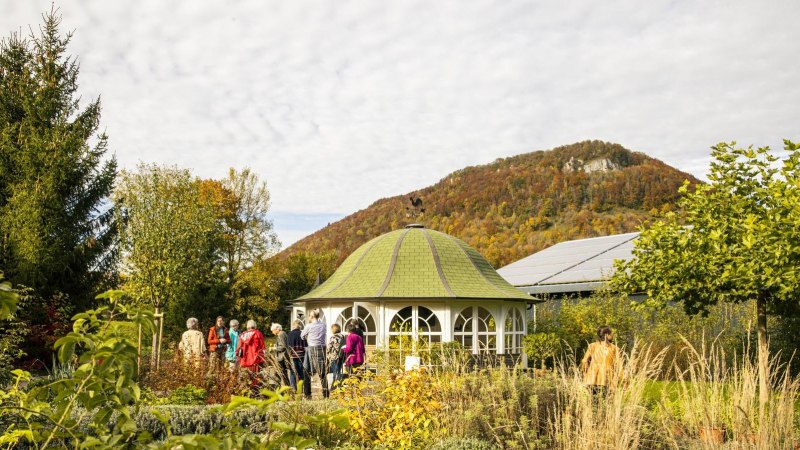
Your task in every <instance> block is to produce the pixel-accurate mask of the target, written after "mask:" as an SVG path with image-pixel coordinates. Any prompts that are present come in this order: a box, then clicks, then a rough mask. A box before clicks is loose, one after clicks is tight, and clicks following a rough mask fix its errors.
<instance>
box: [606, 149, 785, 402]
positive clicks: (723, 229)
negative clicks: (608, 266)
mask: <svg viewBox="0 0 800 450" xmlns="http://www.w3.org/2000/svg"><path fill="white" fill-rule="evenodd" d="M784 143H785V148H786V150H787V151H788V153H789V154H788V156H787V157H786V158H784V159H780V158H778V157H777V156H775V155H774V154H773V153H772V152H771V151H770V149H769V147H762V148H758V149H753V148H752V147H748V148H738V147H736V144H735V143H730V144H727V143H722V144H719V145H717V146H715V147H713V152H712V156H713V162H712V163H711V171H710V173H709V175H708V179H709V183H708V184H705V185H698V186H696V189H695V190H694V192H690V190H689V189H688V187H687V185H684V186H683V188H682V189H681V192H682V193H683V194H684V195H685V197H684V198H683V199H682V200H681V201H680V202H679V208H680V209H681V212H680V213H668V214H666V215H665V217H664V218H663V219H662V220H660V221H658V222H656V223H654V224H653V225H652V226H651V227H650V228H648V229H646V230H644V231H643V232H642V234H641V236H640V237H639V239H638V240H637V242H636V247H635V249H634V251H633V255H634V258H632V259H631V260H629V261H628V262H618V263H617V265H616V271H615V276H614V278H613V279H612V282H611V287H612V289H615V290H618V291H621V292H624V293H633V292H644V293H646V294H647V296H648V299H647V301H646V304H649V305H652V306H661V305H664V304H666V303H669V302H682V303H683V305H684V307H685V309H686V311H687V312H688V313H691V314H695V313H701V314H706V313H707V311H708V309H709V307H710V306H711V305H716V304H718V303H723V302H733V303H740V302H745V301H753V303H754V304H755V305H756V314H757V328H758V360H759V378H760V389H759V390H760V401H761V411H760V412H761V415H762V417H763V414H764V408H765V407H766V403H767V401H768V399H769V385H768V380H769V374H768V359H769V354H768V347H767V314H768V312H772V313H775V314H781V315H796V314H797V311H798V298H800V297H798V294H800V271H798V269H797V268H798V267H800V245H798V243H800V176H799V175H800V152H798V146H797V144H795V143H793V142H790V141H788V140H787V141H784Z"/></svg>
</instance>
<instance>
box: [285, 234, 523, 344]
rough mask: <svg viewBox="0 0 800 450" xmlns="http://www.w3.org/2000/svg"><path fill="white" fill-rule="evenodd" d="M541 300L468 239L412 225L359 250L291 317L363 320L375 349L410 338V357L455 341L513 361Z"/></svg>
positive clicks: (299, 302)
mask: <svg viewBox="0 0 800 450" xmlns="http://www.w3.org/2000/svg"><path fill="white" fill-rule="evenodd" d="M535 301H536V300H535V299H533V298H532V297H531V296H530V295H528V294H526V293H525V292H522V291H521V290H519V289H517V288H515V287H513V286H511V285H510V284H509V283H508V282H507V281H505V280H504V279H503V278H502V277H501V276H500V275H498V273H497V272H496V271H495V270H494V269H493V268H492V266H491V265H490V264H489V263H488V262H487V261H486V260H485V259H484V258H483V257H482V256H481V255H480V254H479V253H478V252H477V251H476V250H475V249H473V248H472V247H470V246H469V245H467V244H466V243H465V242H463V241H461V240H460V239H456V238H454V237H452V236H450V235H447V234H445V233H441V232H438V231H434V230H429V229H425V228H424V227H422V226H421V225H409V226H407V227H406V228H404V229H400V230H395V231H391V232H389V233H386V234H383V235H381V236H378V237H376V238H374V239H372V240H371V241H369V242H367V243H366V244H364V245H362V246H361V247H359V248H358V249H356V251H354V252H353V253H352V254H351V255H350V256H348V257H347V259H345V261H344V262H343V263H342V265H341V266H340V267H339V268H338V269H337V270H336V272H334V274H333V275H331V277H330V278H328V279H327V280H326V281H325V282H324V283H322V284H320V285H319V286H317V287H316V288H314V289H313V290H312V291H311V292H309V293H308V294H306V295H304V296H302V297H300V298H298V299H297V300H296V301H295V302H294V304H293V307H292V308H293V311H292V316H293V317H301V316H302V315H303V314H304V313H305V311H306V310H310V309H312V308H319V310H320V311H321V312H322V315H323V316H324V320H325V322H326V323H328V324H330V323H339V324H340V325H344V324H345V323H346V322H347V321H349V320H356V321H358V322H359V323H360V324H361V327H362V329H363V330H364V334H365V340H366V342H365V344H366V345H367V348H368V350H370V349H375V348H381V349H388V348H389V343H390V342H391V341H393V340H394V341H395V342H402V341H403V339H399V338H400V337H401V336H405V337H410V338H411V339H406V341H409V342H411V343H412V344H411V345H412V346H413V348H404V349H403V348H401V349H400V351H401V352H405V353H407V354H412V353H414V352H415V351H417V350H418V349H417V346H418V345H427V346H430V345H432V344H436V343H443V342H451V341H456V342H459V343H461V344H462V345H463V346H464V347H465V348H467V349H469V350H471V351H472V353H473V354H491V355H503V356H508V355H520V354H521V350H522V337H523V336H525V334H526V332H527V323H526V320H525V317H526V314H525V310H526V307H527V305H528V304H529V303H532V302H535ZM419 343H422V344H419ZM395 347H396V346H395Z"/></svg>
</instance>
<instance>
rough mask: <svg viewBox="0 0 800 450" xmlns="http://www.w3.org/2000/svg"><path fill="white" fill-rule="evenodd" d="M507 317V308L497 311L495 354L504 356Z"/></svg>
mask: <svg viewBox="0 0 800 450" xmlns="http://www.w3.org/2000/svg"><path fill="white" fill-rule="evenodd" d="M507 315H508V308H507V307H503V306H501V307H500V308H498V310H497V315H495V316H494V317H496V318H497V319H495V320H496V322H495V330H496V331H495V332H496V333H497V354H498V355H504V354H505V353H506V316H507Z"/></svg>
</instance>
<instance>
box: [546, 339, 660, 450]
mask: <svg viewBox="0 0 800 450" xmlns="http://www.w3.org/2000/svg"><path fill="white" fill-rule="evenodd" d="M624 353H625V352H620V355H621V357H618V358H616V359H615V361H614V364H615V367H614V369H613V373H615V374H622V375H621V377H619V379H616V380H614V383H613V384H612V385H610V386H608V389H607V390H605V391H604V392H599V393H594V392H592V391H591V390H590V389H589V388H588V387H587V386H586V384H585V383H584V376H583V373H582V371H581V370H580V368H579V365H578V364H576V361H575V360H574V359H571V358H569V359H562V360H561V361H560V362H559V363H558V364H557V366H556V369H555V375H556V380H557V388H558V400H557V408H556V410H555V412H554V414H552V415H551V417H550V421H549V431H550V434H551V436H552V439H553V444H554V445H553V448H557V449H581V450H594V449H616V450H627V449H639V448H657V447H658V445H659V439H658V436H657V431H656V430H655V429H654V428H655V427H654V424H653V423H652V422H651V420H650V416H649V414H648V409H647V407H646V404H645V390H646V388H647V385H648V382H649V381H650V380H652V379H653V378H654V377H655V376H656V375H657V374H658V373H659V371H660V369H661V366H662V364H663V361H664V356H665V354H666V352H665V351H663V350H662V351H660V352H658V353H655V354H654V352H652V351H651V350H650V348H649V347H645V346H641V345H639V344H634V346H633V348H632V349H631V351H630V353H628V354H627V356H625V354H624Z"/></svg>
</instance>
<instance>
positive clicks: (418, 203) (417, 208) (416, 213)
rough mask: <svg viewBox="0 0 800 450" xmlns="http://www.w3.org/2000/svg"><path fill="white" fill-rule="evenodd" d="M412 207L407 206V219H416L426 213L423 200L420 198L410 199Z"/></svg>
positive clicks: (412, 197)
mask: <svg viewBox="0 0 800 450" xmlns="http://www.w3.org/2000/svg"><path fill="white" fill-rule="evenodd" d="M410 200H411V206H406V217H408V218H411V219H416V218H417V217H420V216H422V215H423V214H424V213H425V208H423V207H422V199H421V198H419V197H414V196H413V195H412V196H411V198H410Z"/></svg>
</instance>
